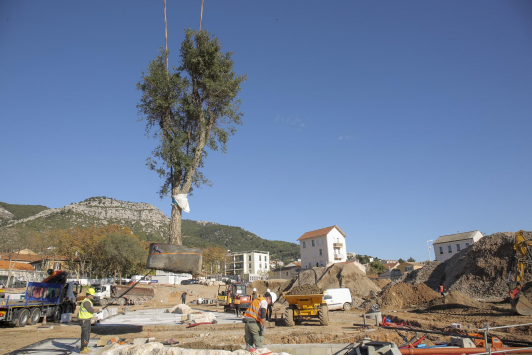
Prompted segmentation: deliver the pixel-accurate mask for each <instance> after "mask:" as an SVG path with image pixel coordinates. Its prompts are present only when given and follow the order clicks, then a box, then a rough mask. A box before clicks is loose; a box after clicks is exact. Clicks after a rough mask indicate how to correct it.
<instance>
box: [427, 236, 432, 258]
mask: <svg viewBox="0 0 532 355" xmlns="http://www.w3.org/2000/svg"><path fill="white" fill-rule="evenodd" d="M432 241H433V240H432V239H430V240H427V251H428V253H429V261H432V258H431V257H430V248H431V247H430V245H429V242H432Z"/></svg>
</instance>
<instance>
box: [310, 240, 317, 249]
mask: <svg viewBox="0 0 532 355" xmlns="http://www.w3.org/2000/svg"><path fill="white" fill-rule="evenodd" d="M310 242H311V243H312V246H313V247H315V246H316V241H315V240H314V239H312V240H311V241H310Z"/></svg>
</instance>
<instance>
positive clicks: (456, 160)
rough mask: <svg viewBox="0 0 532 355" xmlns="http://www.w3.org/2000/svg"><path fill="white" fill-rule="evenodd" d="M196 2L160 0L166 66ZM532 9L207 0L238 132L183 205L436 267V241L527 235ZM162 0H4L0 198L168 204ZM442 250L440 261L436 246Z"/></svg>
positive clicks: (174, 57)
mask: <svg viewBox="0 0 532 355" xmlns="http://www.w3.org/2000/svg"><path fill="white" fill-rule="evenodd" d="M200 5H201V0H196V1H173V0H168V2H167V16H168V38H169V44H168V45H169V49H170V65H173V66H178V65H179V62H178V60H179V58H178V52H179V45H180V43H181V41H182V40H183V37H184V35H183V30H184V29H186V28H188V27H191V28H196V29H197V28H198V24H199V13H200ZM531 20H532V2H530V1H527V0H523V1H519V0H514V1H503V0H501V1H485V0H481V1H480V0H479V1H475V0H473V1H445V2H443V1H441V2H435V1H369V0H368V1H364V0H357V1H332V2H323V1H295V0H294V1H273V0H272V1H212V0H205V8H204V14H203V26H202V27H203V28H205V29H207V30H209V31H211V32H213V33H214V34H215V35H216V36H217V37H218V38H219V39H220V41H221V43H222V45H223V50H224V51H231V52H234V56H233V59H234V61H235V71H236V72H237V73H238V74H247V75H248V81H247V82H245V83H244V84H243V85H242V92H241V94H240V99H241V100H242V106H241V111H242V112H243V113H244V118H243V122H244V124H243V125H242V126H239V127H238V131H237V133H236V135H234V136H233V137H231V139H230V141H229V144H228V152H227V154H222V153H220V152H216V153H211V154H209V157H208V159H207V161H206V164H205V169H204V173H205V175H206V176H207V177H208V178H209V179H210V180H211V181H212V182H213V187H207V186H205V187H203V188H202V189H196V190H195V191H194V194H193V196H191V197H190V199H189V201H190V205H191V210H192V211H191V213H189V214H184V218H187V219H193V220H205V221H212V222H217V223H221V224H226V225H233V226H240V227H242V228H244V229H246V230H249V231H251V232H253V233H255V234H257V235H259V236H260V237H262V238H266V239H271V240H286V241H292V242H295V241H296V239H297V238H298V237H299V236H301V235H302V234H303V233H305V232H307V231H311V230H314V229H319V228H323V227H327V226H331V225H335V224H336V225H338V226H339V227H340V228H342V230H343V231H344V232H345V233H346V234H347V239H346V243H347V248H348V251H353V252H356V253H360V254H369V255H373V256H378V257H381V258H401V257H402V258H405V259H406V258H408V257H410V256H412V257H414V258H415V259H416V260H426V259H427V258H428V254H427V243H426V241H427V240H429V239H436V238H437V237H438V236H440V235H446V234H452V233H456V232H457V231H460V232H465V231H470V230H477V229H478V230H480V231H481V232H484V233H488V234H491V233H494V232H499V231H517V230H519V229H525V230H531V229H532V219H531V218H530V216H531V212H532V208H531V207H530V204H529V203H528V201H530V200H531V199H532V190H531V187H530V181H531V178H530V176H531V173H532V166H531V164H530V160H531V159H530V156H531V152H532V144H531V142H530V139H529V136H530V130H531V128H532V121H531V114H532V65H530V64H531V58H532V41H531V39H532V21H531ZM161 46H164V13H163V0H160V1H127V2H125V1H120V2H119V1H86V2H82V1H24V0H22V1H20V0H16V1H15V0H2V1H0V114H1V119H0V186H2V188H1V191H0V201H4V202H8V203H14V204H42V205H46V206H48V207H52V208H53V207H62V206H64V205H67V204H70V203H72V202H79V201H82V200H84V199H86V198H89V197H92V196H108V197H113V198H115V199H119V200H126V201H132V202H148V203H151V204H153V205H155V206H156V207H158V208H159V209H161V210H162V211H163V212H164V213H166V214H168V215H169V213H170V199H169V198H165V199H164V200H162V201H161V200H160V199H159V197H158V195H157V190H158V188H159V186H160V185H161V184H162V181H161V180H160V179H159V178H158V176H157V175H156V174H155V173H154V172H152V171H149V170H148V169H147V168H146V166H145V160H146V158H148V157H149V155H150V152H151V150H152V149H153V148H154V146H155V144H156V142H155V141H154V140H151V139H147V138H146V137H145V136H144V124H143V123H142V122H138V121H137V119H138V115H137V109H136V105H137V103H138V100H139V97H140V92H138V91H137V90H136V87H135V84H136V82H138V81H139V80H140V76H141V72H142V70H145V69H146V67H147V66H148V62H149V61H150V60H152V59H153V58H155V56H156V55H157V50H158V48H159V47H161ZM433 257H434V256H433V254H432V258H433Z"/></svg>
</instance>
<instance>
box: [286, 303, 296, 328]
mask: <svg viewBox="0 0 532 355" xmlns="http://www.w3.org/2000/svg"><path fill="white" fill-rule="evenodd" d="M284 323H285V324H286V326H287V327H293V326H294V325H295V324H296V323H295V322H294V310H293V309H292V308H287V309H286V311H285V312H284Z"/></svg>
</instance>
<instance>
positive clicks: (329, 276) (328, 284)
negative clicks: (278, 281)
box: [275, 262, 381, 302]
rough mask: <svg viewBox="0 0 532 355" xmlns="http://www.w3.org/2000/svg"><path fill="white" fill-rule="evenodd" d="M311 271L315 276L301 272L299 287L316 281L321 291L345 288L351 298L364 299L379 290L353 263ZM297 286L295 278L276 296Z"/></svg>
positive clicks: (306, 271)
mask: <svg viewBox="0 0 532 355" xmlns="http://www.w3.org/2000/svg"><path fill="white" fill-rule="evenodd" d="M312 270H314V271H315V272H316V276H315V275H314V272H312V271H311V270H310V269H309V270H303V271H301V273H300V277H301V280H300V284H301V285H315V279H317V281H318V287H319V288H321V289H322V290H326V289H329V288H340V287H347V288H349V290H351V295H352V296H353V297H365V296H367V295H369V294H370V292H375V293H377V292H380V290H381V289H380V287H378V286H377V285H376V284H375V283H374V282H373V281H371V280H370V279H369V278H368V277H367V276H366V274H364V272H362V271H361V270H360V269H359V268H358V267H357V266H356V265H355V264H354V263H349V262H347V263H336V264H332V265H331V266H328V267H313V268H312ZM298 285H299V281H298V278H297V276H296V277H295V278H293V279H291V280H289V281H286V282H285V283H284V284H282V285H281V286H280V287H279V290H278V291H279V292H278V293H277V294H278V295H279V294H281V293H282V292H288V291H290V290H292V289H293V288H294V287H295V286H298ZM275 292H277V291H275ZM281 302H282V300H281Z"/></svg>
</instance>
